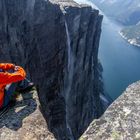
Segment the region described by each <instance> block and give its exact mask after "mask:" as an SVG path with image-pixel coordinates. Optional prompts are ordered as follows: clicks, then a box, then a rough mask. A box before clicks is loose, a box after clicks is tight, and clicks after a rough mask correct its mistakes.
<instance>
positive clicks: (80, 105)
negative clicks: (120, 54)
mask: <svg viewBox="0 0 140 140" xmlns="http://www.w3.org/2000/svg"><path fill="white" fill-rule="evenodd" d="M101 21H102V16H100V15H99V13H98V11H97V10H95V9H92V8H91V7H89V6H86V5H78V4H77V3H75V2H73V1H72V0H47V1H46V0H20V1H19V0H14V1H11V0H0V51H1V55H0V61H1V62H9V61H11V62H13V63H16V64H19V65H22V66H23V67H24V68H26V70H27V72H28V75H29V77H30V78H31V79H32V80H33V81H34V83H35V84H36V85H37V87H38V90H39V99H40V103H41V107H42V110H43V112H44V116H45V117H46V120H47V122H48V126H49V129H50V130H51V131H52V132H53V133H54V134H55V136H56V137H57V139H60V140H63V139H64V140H65V139H77V138H78V137H79V136H80V135H81V134H82V133H83V131H84V130H85V129H86V128H87V126H88V124H89V123H90V122H91V121H92V120H93V119H94V118H98V117H99V116H100V115H101V113H102V112H103V106H102V104H101V99H100V93H101V92H102V88H101V82H100V80H99V79H100V78H99V77H100V70H99V68H98V47H99V39H100V33H101Z"/></svg>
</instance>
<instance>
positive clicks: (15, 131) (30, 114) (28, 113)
mask: <svg viewBox="0 0 140 140" xmlns="http://www.w3.org/2000/svg"><path fill="white" fill-rule="evenodd" d="M39 106H40V104H39V100H38V96H37V91H36V89H33V90H32V91H28V92H25V93H22V94H21V95H20V96H18V98H17V101H16V104H15V105H14V106H13V107H11V108H10V109H9V111H8V112H7V113H6V114H5V115H0V140H13V139H14V140H31V139H32V140H33V139H34V140H55V138H54V136H53V134H51V133H50V132H49V130H48V127H47V125H46V122H45V119H44V118H43V116H42V115H41V112H40V110H39Z"/></svg>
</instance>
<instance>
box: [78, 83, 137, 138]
mask: <svg viewBox="0 0 140 140" xmlns="http://www.w3.org/2000/svg"><path fill="white" fill-rule="evenodd" d="M139 107H140V81H138V82H136V83H134V84H132V85H130V86H129V87H128V88H127V89H126V91H125V92H124V93H123V94H122V95H121V96H120V97H119V98H118V99H117V100H116V101H114V103H112V105H110V107H109V108H108V109H107V111H106V112H105V113H104V115H103V116H102V117H101V118H100V119H98V120H95V121H93V122H92V123H91V124H90V126H89V128H88V129H87V131H86V132H85V133H84V134H83V136H82V137H81V138H80V140H139V139H140V108H139Z"/></svg>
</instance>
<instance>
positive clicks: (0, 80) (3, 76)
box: [0, 63, 26, 108]
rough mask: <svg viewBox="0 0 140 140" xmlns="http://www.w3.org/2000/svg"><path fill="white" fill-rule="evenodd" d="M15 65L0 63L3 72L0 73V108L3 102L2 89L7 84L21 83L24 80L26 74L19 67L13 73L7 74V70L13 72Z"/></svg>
mask: <svg viewBox="0 0 140 140" xmlns="http://www.w3.org/2000/svg"><path fill="white" fill-rule="evenodd" d="M14 68H15V65H13V64H10V63H0V69H2V70H4V72H0V108H1V107H2V105H3V102H4V89H5V86H6V85H7V84H11V83H14V82H18V81H21V80H23V79H25V76H26V72H25V71H24V69H23V68H22V67H20V66H18V69H17V71H15V72H14V73H9V72H7V71H8V70H14Z"/></svg>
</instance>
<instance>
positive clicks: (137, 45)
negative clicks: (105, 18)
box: [119, 31, 140, 47]
mask: <svg viewBox="0 0 140 140" xmlns="http://www.w3.org/2000/svg"><path fill="white" fill-rule="evenodd" d="M119 34H120V36H121V37H122V38H123V39H124V40H126V41H127V42H128V43H129V44H130V45H133V46H135V47H140V44H137V43H135V42H134V39H128V38H127V37H126V36H125V35H124V34H123V33H122V32H121V31H119Z"/></svg>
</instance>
